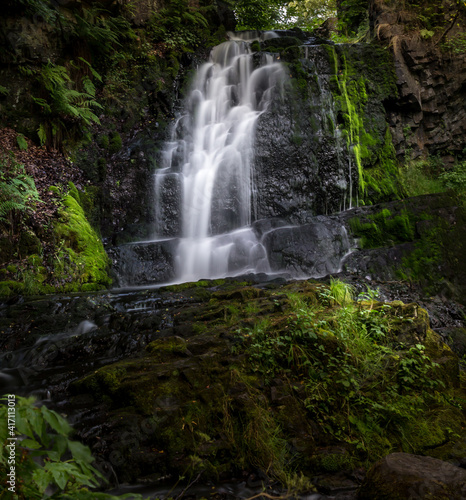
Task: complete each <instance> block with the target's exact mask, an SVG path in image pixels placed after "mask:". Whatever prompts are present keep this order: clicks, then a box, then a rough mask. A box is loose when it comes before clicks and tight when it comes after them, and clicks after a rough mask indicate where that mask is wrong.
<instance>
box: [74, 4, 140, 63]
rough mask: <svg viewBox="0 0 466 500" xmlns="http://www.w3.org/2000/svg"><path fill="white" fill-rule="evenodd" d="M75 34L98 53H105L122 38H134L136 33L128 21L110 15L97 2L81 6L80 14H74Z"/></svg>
mask: <svg viewBox="0 0 466 500" xmlns="http://www.w3.org/2000/svg"><path fill="white" fill-rule="evenodd" d="M75 19H76V24H75V26H74V32H75V35H77V36H78V37H79V38H82V39H84V40H86V41H87V42H88V44H89V45H90V46H91V47H92V48H93V49H94V50H95V51H96V52H97V53H99V54H102V55H107V54H109V53H110V52H112V51H113V50H114V49H115V48H116V47H120V46H121V43H120V42H121V41H122V40H123V39H134V38H136V35H135V33H134V31H133V30H132V28H131V25H130V24H129V22H128V21H127V20H126V19H125V18H124V17H122V16H112V15H110V12H109V11H107V10H105V9H102V8H101V7H99V6H98V5H97V4H94V5H92V7H89V8H83V11H82V16H80V15H78V14H75Z"/></svg>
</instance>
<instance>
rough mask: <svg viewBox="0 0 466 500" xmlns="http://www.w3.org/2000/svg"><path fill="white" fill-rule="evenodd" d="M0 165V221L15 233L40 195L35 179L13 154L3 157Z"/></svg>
mask: <svg viewBox="0 0 466 500" xmlns="http://www.w3.org/2000/svg"><path fill="white" fill-rule="evenodd" d="M0 166H1V167H2V168H1V170H2V172H1V174H0V222H1V223H2V224H3V226H4V227H5V228H6V229H8V230H9V231H10V233H12V234H13V233H15V232H16V230H17V228H18V226H19V223H20V221H21V219H22V217H23V216H24V215H25V214H26V213H27V212H29V211H30V210H31V209H32V208H33V207H34V205H35V203H36V202H38V201H40V197H39V193H38V192H37V188H36V185H35V183H34V179H33V178H32V177H30V176H29V175H27V174H26V173H25V171H24V166H23V165H20V164H19V163H17V162H16V161H15V160H14V158H13V157H12V156H10V157H9V158H8V157H3V158H2V159H1V162H0Z"/></svg>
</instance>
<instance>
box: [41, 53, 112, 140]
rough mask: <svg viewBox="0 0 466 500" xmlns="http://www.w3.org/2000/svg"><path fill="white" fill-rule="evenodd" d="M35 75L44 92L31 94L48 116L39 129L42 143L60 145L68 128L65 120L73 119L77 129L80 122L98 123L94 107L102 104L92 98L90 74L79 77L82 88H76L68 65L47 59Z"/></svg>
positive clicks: (71, 120)
mask: <svg viewBox="0 0 466 500" xmlns="http://www.w3.org/2000/svg"><path fill="white" fill-rule="evenodd" d="M37 79H38V81H39V83H40V84H41V86H42V88H43V92H44V94H45V95H46V97H35V96H32V98H33V100H34V102H35V103H36V104H38V105H39V106H40V107H41V108H42V111H43V113H44V115H45V117H46V118H47V120H46V122H44V123H42V124H41V125H40V127H39V130H38V136H39V139H40V141H41V144H44V143H45V144H47V145H53V146H54V147H61V146H62V143H63V138H64V133H65V132H66V131H67V130H68V127H67V123H68V124H73V123H76V124H77V125H78V128H79V130H80V131H81V130H82V126H83V125H84V126H86V125H90V124H91V123H99V118H98V117H97V115H96V114H95V113H94V111H93V109H102V106H101V105H100V104H99V103H98V102H97V101H96V99H95V92H96V89H95V86H94V85H93V83H92V82H91V80H90V78H89V77H87V76H85V77H83V78H82V79H81V85H82V88H83V91H79V90H76V89H75V88H73V86H74V82H73V79H72V78H71V76H70V74H69V73H68V70H67V68H65V67H64V66H59V65H55V64H53V63H51V62H50V61H49V62H48V63H47V64H46V65H44V66H43V67H42V69H41V70H40V72H39V74H38V75H37ZM68 135H69V134H68Z"/></svg>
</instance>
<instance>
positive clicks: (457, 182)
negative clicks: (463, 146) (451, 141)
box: [440, 161, 466, 192]
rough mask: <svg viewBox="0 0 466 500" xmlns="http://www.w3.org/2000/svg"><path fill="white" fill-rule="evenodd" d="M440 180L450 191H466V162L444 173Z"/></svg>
mask: <svg viewBox="0 0 466 500" xmlns="http://www.w3.org/2000/svg"><path fill="white" fill-rule="evenodd" d="M440 180H441V181H442V182H443V183H444V185H445V187H446V188H448V189H454V190H456V191H458V192H465V191H466V161H463V162H461V163H457V164H456V165H455V166H454V167H453V169H452V170H448V171H445V172H443V173H442V174H441V175H440Z"/></svg>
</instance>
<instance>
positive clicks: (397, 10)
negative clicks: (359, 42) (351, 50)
mask: <svg viewBox="0 0 466 500" xmlns="http://www.w3.org/2000/svg"><path fill="white" fill-rule="evenodd" d="M422 4H423V5H422V6H418V7H411V8H409V9H408V8H407V7H406V6H404V2H390V3H389V2H380V1H377V2H376V1H373V2H371V10H370V16H371V26H372V31H373V36H374V37H375V39H376V40H379V41H380V42H382V43H383V44H384V45H387V46H389V47H390V49H391V51H392V52H393V55H394V61H395V70H396V75H397V85H398V88H399V92H400V96H399V99H398V100H396V101H393V102H391V103H390V105H389V106H387V112H388V117H389V120H390V128H391V131H392V135H393V142H394V145H395V148H396V151H397V154H398V156H399V157H400V158H402V157H404V156H405V155H407V156H408V157H413V158H416V157H419V156H421V155H422V156H427V155H437V154H438V155H440V156H441V157H443V158H444V160H445V161H447V162H453V160H454V158H455V157H458V156H460V157H462V155H463V154H464V153H463V151H464V148H465V145H466V141H465V136H466V107H465V103H466V86H465V83H464V82H465V81H466V50H465V48H464V31H465V26H466V9H465V8H464V7H463V6H462V5H461V2H453V1H451V0H443V1H442V2H432V1H426V2H422ZM416 8H419V9H421V10H420V11H419V12H417V11H416ZM420 19H422V21H420Z"/></svg>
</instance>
